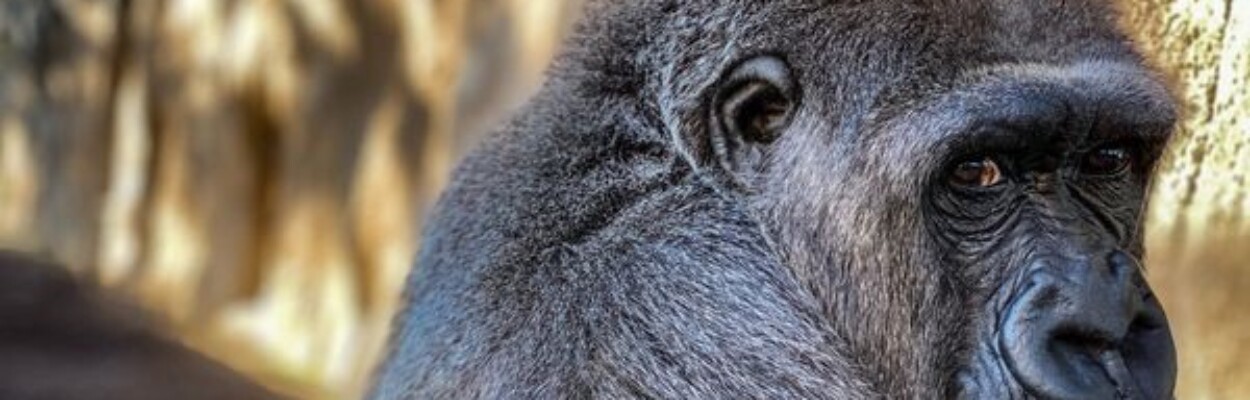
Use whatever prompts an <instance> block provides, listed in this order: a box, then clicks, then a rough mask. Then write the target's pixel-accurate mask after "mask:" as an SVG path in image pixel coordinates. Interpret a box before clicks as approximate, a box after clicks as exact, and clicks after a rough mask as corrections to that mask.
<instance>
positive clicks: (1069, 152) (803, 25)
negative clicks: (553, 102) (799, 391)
mask: <svg viewBox="0 0 1250 400" xmlns="http://www.w3.org/2000/svg"><path fill="white" fill-rule="evenodd" d="M670 3H673V4H670ZM645 7H651V8H652V9H651V12H650V13H647V12H636V10H634V11H631V13H630V15H633V16H635V17H633V18H628V17H621V16H620V15H619V14H617V15H613V13H611V12H600V13H598V14H592V15H601V16H602V15H606V17H601V18H602V19H601V20H590V21H587V24H590V25H595V24H601V25H602V28H603V29H606V30H609V31H610V32H614V33H615V36H611V35H609V36H611V37H613V38H614V39H613V40H614V42H613V43H612V44H611V45H612V46H614V47H615V48H619V47H622V46H630V45H632V44H631V42H630V41H636V42H637V44H636V45H637V46H638V47H639V48H640V50H639V51H637V52H633V53H631V54H633V57H634V58H633V59H630V60H620V59H612V58H610V57H606V56H605V57H596V56H595V55H594V54H581V55H580V57H581V59H583V60H589V62H591V63H592V64H593V63H596V62H598V63H601V64H603V65H598V68H599V70H601V71H609V75H611V72H612V71H617V72H620V73H621V76H629V73H631V72H633V71H636V70H637V69H650V70H652V71H654V72H653V73H650V74H648V75H647V76H648V78H647V79H645V80H642V81H628V82H622V83H621V86H622V88H625V87H627V86H630V85H640V86H642V87H645V88H649V89H648V90H652V91H653V92H654V93H656V94H657V95H656V96H654V99H655V100H654V101H655V104H653V105H652V106H654V109H656V110H658V111H657V113H658V115H656V116H655V118H656V119H658V120H661V121H665V122H664V123H665V124H667V125H668V126H669V127H670V128H671V129H669V132H673V135H674V137H673V140H674V141H675V142H676V143H677V145H678V147H679V148H681V149H683V150H684V155H685V157H686V158H687V159H688V161H689V162H690V163H691V164H693V165H695V166H696V168H699V169H700V170H701V171H703V172H704V173H705V174H706V175H707V176H709V177H712V178H713V179H715V180H716V181H718V182H719V185H720V187H722V188H725V190H726V192H727V193H730V194H731V195H733V196H738V197H739V198H740V199H741V200H742V201H743V202H745V203H746V204H749V205H750V209H751V210H752V211H753V213H754V215H755V217H756V218H758V220H759V221H760V223H761V226H762V227H763V229H764V231H765V232H766V236H767V237H769V239H770V240H771V241H772V243H771V246H772V247H773V248H774V249H775V250H776V252H777V254H778V256H779V257H780V258H781V259H782V260H783V262H784V263H785V264H786V265H787V266H789V267H790V268H792V269H793V271H794V273H795V276H797V277H798V279H799V280H800V282H802V283H803V284H804V285H805V286H806V288H807V289H809V290H810V291H811V293H812V294H813V295H814V297H815V298H816V299H817V301H819V302H820V303H821V307H822V311H823V313H824V314H825V317H826V318H828V321H830V324H831V325H832V326H833V328H834V329H835V330H836V331H837V332H839V333H840V335H841V336H842V337H844V338H846V340H847V341H848V343H849V345H848V347H849V348H850V349H851V352H852V353H853V354H852V356H853V357H855V361H856V362H857V363H858V364H859V365H863V366H865V368H866V370H867V374H868V375H869V376H868V379H869V380H871V381H872V382H873V384H874V386H877V387H879V388H883V390H884V391H886V392H887V393H886V394H887V395H890V396H889V397H892V398H912V397H916V396H922V395H924V394H928V395H932V394H945V395H964V396H977V397H991V398H998V397H1008V396H1012V395H1020V394H1027V395H1031V396H1037V397H1045V398H1116V397H1128V398H1139V397H1144V398H1161V397H1169V396H1170V394H1171V392H1172V386H1173V382H1174V379H1175V355H1174V349H1173V347H1172V343H1171V338H1170V334H1169V331H1168V327H1167V322H1166V319H1165V317H1164V316H1163V312H1162V310H1161V308H1160V306H1159V303H1158V301H1157V300H1156V299H1155V298H1154V296H1153V295H1152V293H1151V290H1150V288H1149V287H1148V286H1147V284H1146V282H1145V280H1144V279H1143V276H1142V266H1141V264H1140V261H1139V260H1140V259H1141V257H1142V235H1141V234H1142V224H1141V222H1142V221H1141V217H1142V210H1143V207H1144V200H1145V195H1146V192H1147V187H1148V184H1149V182H1150V177H1151V172H1152V170H1153V169H1154V167H1155V164H1156V161H1157V159H1158V158H1159V156H1160V153H1161V151H1162V149H1163V147H1164V145H1165V143H1166V142H1167V140H1168V137H1169V135H1170V132H1171V129H1172V126H1173V124H1174V120H1175V118H1176V116H1175V114H1176V112H1175V110H1174V104H1173V101H1172V98H1171V97H1170V95H1169V93H1168V91H1167V90H1166V89H1165V87H1164V86H1163V85H1162V84H1161V83H1160V82H1159V80H1158V79H1157V78H1156V77H1155V75H1154V74H1153V73H1152V72H1151V71H1150V70H1149V69H1147V68H1145V67H1143V62H1142V60H1141V58H1140V56H1139V55H1138V54H1136V53H1135V51H1134V50H1133V49H1132V48H1131V47H1129V46H1128V45H1127V44H1126V43H1127V40H1126V38H1125V37H1124V36H1123V35H1122V34H1121V33H1120V32H1119V31H1118V30H1117V29H1116V27H1115V19H1114V15H1113V14H1112V13H1111V10H1110V9H1109V6H1107V5H1103V4H1101V3H1099V2H1095V1H1080V0H1073V1H1027V2H1025V1H1015V0H1001V1H979V2H974V1H953V0H952V1H845V2H829V1H814V0H813V1H772V2H753V1H727V2H717V4H716V5H706V6H705V7H697V6H696V7H680V6H677V5H676V3H675V2H663V1H656V2H651V3H649V5H648V6H645ZM689 10H696V11H689ZM661 16H662V17H661ZM655 25H663V26H662V27H656V26H655ZM632 31H639V32H666V35H668V36H666V37H664V38H662V39H659V40H657V39H655V38H646V37H638V36H636V35H630V34H629V32H632ZM598 32H600V33H601V32H603V31H602V30H598ZM656 44H660V45H656ZM588 49H589V48H588ZM585 51H586V52H592V51H593V50H585ZM576 53H577V51H574V54H576ZM608 63H619V65H607V64H608ZM657 63H658V64H659V65H658V66H657V65H655V64H657ZM924 388H944V389H940V390H943V391H945V392H944V393H933V392H932V391H931V390H932V389H924Z"/></svg>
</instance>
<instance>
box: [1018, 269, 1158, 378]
mask: <svg viewBox="0 0 1250 400" xmlns="http://www.w3.org/2000/svg"><path fill="white" fill-rule="evenodd" d="M1107 262H1108V265H1106V267H1105V268H1099V267H1098V266H1096V265H1094V266H1091V265H1088V264H1086V265H1061V266H1059V267H1055V266H1054V265H1053V264H1046V265H1044V266H1043V267H1039V268H1034V269H1033V273H1032V276H1031V278H1030V285H1029V286H1028V287H1027V288H1025V289H1024V290H1023V291H1022V292H1020V293H1018V295H1017V296H1015V298H1014V299H1013V301H1012V303H1011V305H1010V307H1009V308H1008V310H1007V313H1006V315H1005V318H1003V320H1002V321H1003V322H1002V326H1001V327H1000V331H999V335H1000V336H999V344H1000V346H1001V348H1002V350H1003V353H1004V359H1005V360H1006V362H1007V365H1008V367H1009V369H1010V370H1011V371H1012V373H1013V375H1014V376H1015V378H1016V379H1017V380H1018V381H1019V383H1020V384H1021V386H1023V387H1024V388H1025V389H1026V390H1028V391H1029V392H1031V393H1032V394H1033V395H1035V396H1038V397H1042V398H1058V399H1081V398H1090V399H1094V398H1141V397H1144V398H1166V397H1168V395H1170V393H1171V388H1172V384H1173V381H1174V379H1175V354H1174V350H1172V341H1171V336H1170V334H1169V333H1168V330H1167V320H1166V318H1165V317H1164V316H1163V312H1162V309H1161V308H1160V307H1159V305H1158V302H1157V301H1156V300H1155V299H1154V298H1153V296H1150V295H1149V294H1148V293H1149V288H1148V287H1145V286H1144V280H1142V279H1140V276H1138V272H1137V267H1136V262H1135V261H1133V260H1132V259H1131V258H1123V257H1116V256H1115V255H1113V256H1111V257H1109V258H1108V259H1107ZM1139 284H1141V285H1142V286H1138V285H1139ZM1143 292H1144V293H1143Z"/></svg>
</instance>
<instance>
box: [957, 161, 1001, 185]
mask: <svg viewBox="0 0 1250 400" xmlns="http://www.w3.org/2000/svg"><path fill="white" fill-rule="evenodd" d="M950 180H951V183H953V184H956V185H959V186H971V187H983V188H987V187H991V186H994V185H997V184H999V183H1002V181H1003V170H1002V169H1001V168H999V167H998V164H997V163H995V162H994V160H992V159H990V158H989V157H978V158H973V159H969V160H967V161H964V162H961V163H959V165H956V166H955V169H954V170H953V171H951V175H950Z"/></svg>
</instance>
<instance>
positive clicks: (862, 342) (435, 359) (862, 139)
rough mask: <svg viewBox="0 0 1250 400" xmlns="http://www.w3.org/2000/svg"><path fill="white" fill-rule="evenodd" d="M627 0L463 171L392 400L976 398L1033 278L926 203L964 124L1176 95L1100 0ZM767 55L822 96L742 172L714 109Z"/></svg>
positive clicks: (596, 10) (385, 382)
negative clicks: (736, 73) (1002, 298)
mask: <svg viewBox="0 0 1250 400" xmlns="http://www.w3.org/2000/svg"><path fill="white" fill-rule="evenodd" d="M609 3H610V2H606V1H604V2H597V3H592V4H591V5H590V6H589V8H590V9H589V11H588V12H587V15H586V16H585V17H584V19H583V20H582V21H581V22H580V24H579V26H578V28H577V29H576V30H575V32H574V34H573V36H572V37H571V38H570V39H569V40H568V42H567V47H566V50H565V52H564V53H563V55H562V56H561V57H560V58H559V59H558V60H557V62H556V64H555V65H554V66H553V67H552V69H551V71H550V73H549V79H548V82H547V84H546V85H545V86H544V88H543V90H542V91H541V92H540V93H539V94H538V95H537V96H536V97H535V98H534V99H533V100H532V101H531V102H530V103H529V104H528V105H527V106H526V107H525V108H523V109H522V110H520V111H519V112H518V113H517V116H516V117H515V119H513V120H512V121H510V122H509V123H508V124H507V125H506V126H505V127H504V128H503V129H502V130H501V131H500V132H499V133H498V134H497V135H496V136H495V137H494V138H493V139H492V140H490V141H489V142H488V143H487V144H485V145H484V146H482V147H481V148H480V149H478V150H477V151H476V152H474V153H473V154H472V155H470V156H469V157H468V158H467V159H465V160H464V161H463V163H462V165H461V166H460V167H459V169H458V170H457V172H456V174H455V178H454V181H453V184H452V185H451V187H450V188H449V189H448V190H447V192H446V193H445V195H444V196H443V198H442V199H441V201H440V203H439V205H438V207H437V209H436V210H435V212H434V213H433V215H432V218H431V219H430V220H429V224H428V227H427V229H426V231H425V235H424V241H423V244H422V245H423V246H422V250H421V252H420V255H419V257H418V259H417V262H416V266H415V269H414V271H413V273H412V275H411V277H410V278H409V282H408V290H407V292H406V297H405V299H404V302H405V304H406V305H407V307H406V309H405V310H404V311H402V312H401V313H400V315H399V316H398V317H397V320H396V327H395V331H394V336H393V338H392V346H393V347H392V352H391V353H390V356H389V359H388V360H387V361H386V362H385V363H384V364H383V365H382V366H381V367H380V370H379V375H378V381H377V385H376V387H375V389H374V392H373V395H372V396H373V397H374V398H385V399H391V398H456V399H460V398H484V399H494V398H668V399H693V398H769V399H783V398H805V399H820V398H837V399H854V398H877V397H885V398H937V397H947V396H953V395H956V394H957V393H958V390H959V389H958V388H957V387H956V386H957V385H956V383H955V382H956V381H957V380H958V374H959V373H960V371H961V370H962V369H964V368H966V367H965V365H966V364H967V363H969V358H970V357H972V356H971V354H972V352H973V347H975V346H976V344H975V343H976V341H975V338H976V337H977V335H978V334H979V333H978V331H977V327H978V326H980V325H979V324H980V323H981V322H982V321H981V319H980V318H981V317H980V315H979V312H978V311H979V310H981V309H982V308H981V307H982V304H985V303H987V302H992V301H994V300H993V299H991V293H992V292H993V290H992V289H988V288H989V287H998V286H1007V285H1011V284H1013V283H1012V282H1011V279H1013V278H1012V276H1010V274H1009V273H1007V272H1001V273H994V272H990V271H986V270H985V269H977V268H971V267H968V268H964V267H960V266H959V265H957V264H961V263H963V262H962V261H960V260H959V259H955V258H954V257H948V255H949V254H950V252H949V251H944V250H943V247H942V245H943V243H944V242H943V241H942V239H943V237H942V235H941V234H936V235H935V234H934V233H933V232H934V229H941V227H940V226H936V225H935V224H934V223H932V222H929V221H931V220H932V219H931V218H926V215H925V210H926V205H925V204H923V202H922V201H921V199H924V198H926V190H927V189H926V188H927V187H928V183H927V182H928V181H929V180H930V179H931V178H932V177H933V174H934V172H933V171H935V170H937V169H939V168H940V166H941V165H942V163H944V162H947V161H949V160H947V159H946V157H947V152H946V151H945V150H946V149H947V147H948V146H950V145H951V139H950V138H951V137H952V136H954V135H955V134H954V133H955V132H959V131H961V130H963V129H964V128H966V127H968V126H969V125H971V124H974V123H975V116H976V115H981V114H978V113H994V112H1002V113H1009V112H1010V110H1006V111H1003V110H998V111H995V110H997V108H996V107H995V101H997V100H996V98H994V97H992V96H988V95H985V93H990V92H989V91H990V90H991V89H993V88H995V87H996V86H995V85H999V84H1002V83H1003V82H1011V83H1019V82H1026V83H1028V82H1034V83H1036V85H1037V86H1039V87H1046V88H1049V89H1047V90H1052V89H1053V90H1060V91H1063V90H1066V91H1070V92H1072V93H1084V92H1087V93H1092V94H1089V95H1088V99H1087V100H1089V101H1093V102H1103V101H1112V100H1109V99H1118V100H1114V101H1122V102H1129V103H1134V102H1135V103H1134V105H1135V106H1141V104H1138V103H1143V102H1144V103H1151V102H1152V101H1154V100H1153V99H1154V97H1151V96H1153V95H1154V94H1157V93H1162V92H1163V89H1162V88H1160V87H1157V86H1152V85H1151V84H1142V83H1141V81H1138V80H1131V79H1126V80H1125V81H1123V82H1121V81H1117V80H1116V79H1117V78H1116V77H1117V76H1122V75H1128V76H1139V75H1144V70H1143V69H1141V68H1140V61H1139V59H1138V57H1137V56H1136V55H1135V53H1134V52H1133V50H1132V49H1131V48H1129V47H1128V46H1127V45H1126V44H1125V43H1126V40H1125V38H1124V37H1123V36H1122V35H1121V34H1120V33H1118V32H1117V31H1116V30H1115V28H1114V19H1113V15H1112V14H1111V13H1110V12H1109V10H1107V7H1106V6H1104V5H1102V4H1100V3H1098V2H1092V1H1081V0H1069V1H1066V2H1062V1H1027V2H1026V1H1017V0H1001V1H970V0H969V1H957V0H950V1H919V0H918V1H898V0H890V1H817V0H780V1H746V0H739V1H711V0H693V1H665V0H634V1H621V2H616V3H617V4H609ZM758 54H774V55H777V56H778V57H780V58H782V59H784V60H785V61H786V62H787V63H788V65H789V66H790V68H791V69H792V70H793V73H794V75H795V77H796V79H797V80H798V81H799V83H800V85H801V90H802V97H801V99H800V102H799V108H798V110H797V114H796V115H795V117H794V120H793V123H792V124H791V125H790V127H789V128H788V129H787V130H786V132H785V134H784V135H783V137H782V138H781V139H780V140H779V141H778V142H777V143H775V144H773V145H772V146H770V147H768V148H765V149H756V150H753V151H757V152H758V154H757V157H756V158H755V159H756V160H758V162H757V163H755V164H752V167H751V168H748V169H747V170H746V171H747V172H745V173H744V172H742V171H729V170H726V169H725V168H721V166H720V165H719V164H717V163H716V162H715V161H714V159H715V158H716V155H717V154H720V153H722V152H723V151H725V149H718V148H716V144H715V141H712V140H710V139H709V138H708V137H707V136H708V135H709V133H708V132H709V127H708V121H707V116H708V113H709V110H708V109H707V107H708V106H707V102H708V99H709V98H710V97H711V96H712V93H713V91H714V90H715V89H716V87H715V86H716V84H717V82H718V80H719V79H720V77H721V76H722V75H723V74H724V73H725V71H726V70H727V69H729V68H730V67H732V66H733V65H734V64H735V63H737V62H738V61H740V60H741V59H743V58H744V57H748V56H751V55H758ZM1147 82H1153V81H1150V80H1147ZM1074 96H1075V95H1074ZM1165 97H1166V96H1165ZM1082 99H1085V97H1082ZM1074 101H1075V100H1074ZM1146 107H1153V108H1154V109H1158V110H1160V114H1159V115H1161V116H1160V117H1159V118H1161V119H1162V120H1161V121H1160V124H1166V123H1167V122H1168V118H1170V117H1171V109H1170V108H1169V105H1168V104H1153V103H1151V104H1147V105H1146ZM1008 108H1010V107H1008ZM1134 223H1135V222H1134ZM1126 229H1127V230H1128V231H1129V232H1137V229H1138V228H1137V227H1136V226H1135V225H1132V226H1128V227H1127V228H1126ZM1125 240H1126V241H1129V242H1136V243H1139V242H1140V238H1138V237H1136V236H1135V235H1134V236H1133V237H1132V238H1126V239H1125ZM1136 247H1138V250H1140V249H1139V247H1140V246H1136ZM1002 390H1005V391H1009V390H1014V389H1011V387H1009V386H1008V387H1005V388H1004V389H1002Z"/></svg>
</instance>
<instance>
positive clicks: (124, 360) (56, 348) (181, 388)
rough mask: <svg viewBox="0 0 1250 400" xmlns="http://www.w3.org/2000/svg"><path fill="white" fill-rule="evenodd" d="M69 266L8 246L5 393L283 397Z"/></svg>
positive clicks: (2, 286) (1, 366)
mask: <svg viewBox="0 0 1250 400" xmlns="http://www.w3.org/2000/svg"><path fill="white" fill-rule="evenodd" d="M277 398H279V397H278V396H277V395H275V394H273V393H270V392H269V391H268V390H266V389H264V388H262V387H261V386H259V385H257V384H255V383H253V382H251V381H248V380H247V379H246V378H244V377H242V376H240V375H238V374H236V373H235V372H233V371H231V370H230V369H228V368H226V367H225V366H223V365H220V364H218V363H216V362H214V361H212V360H209V359H208V358H205V357H203V356H201V355H199V354H198V353H196V352H194V351H192V350H191V349H188V348H186V347H183V346H182V345H181V344H178V343H177V342H176V341H174V340H172V339H171V338H168V337H166V336H165V335H164V334H162V333H161V332H160V330H159V329H157V328H156V327H155V326H154V324H153V323H152V321H150V320H149V319H148V318H147V317H146V316H145V315H144V314H143V313H142V312H140V311H139V310H138V309H135V308H133V307H132V306H130V305H128V304H126V303H124V302H121V301H119V300H117V299H113V298H111V297H110V295H109V294H108V293H105V292H104V291H103V290H102V289H99V288H97V287H94V286H91V285H88V284H85V283H82V282H78V281H76V280H75V279H74V278H73V277H72V276H71V275H70V274H69V273H68V272H67V271H65V270H63V269H61V268H60V267H59V266H56V265H52V264H49V263H45V262H42V261H39V260H36V259H33V258H31V257H28V256H24V255H20V254H17V253H12V252H6V251H0V399H49V400H66V399H126V400H162V399H187V400H195V399H202V400H213V399H239V400H260V399H277Z"/></svg>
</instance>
